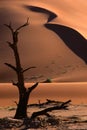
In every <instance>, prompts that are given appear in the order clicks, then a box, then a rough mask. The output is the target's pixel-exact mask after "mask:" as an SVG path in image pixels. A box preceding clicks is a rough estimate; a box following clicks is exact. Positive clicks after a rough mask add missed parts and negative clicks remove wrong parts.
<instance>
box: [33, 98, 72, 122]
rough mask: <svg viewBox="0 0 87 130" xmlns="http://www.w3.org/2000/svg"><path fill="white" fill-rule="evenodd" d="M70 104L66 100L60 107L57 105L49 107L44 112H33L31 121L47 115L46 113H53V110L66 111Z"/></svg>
mask: <svg viewBox="0 0 87 130" xmlns="http://www.w3.org/2000/svg"><path fill="white" fill-rule="evenodd" d="M70 102H71V100H68V101H66V102H63V103H62V104H61V105H57V106H54V107H49V108H46V109H44V110H41V111H38V112H34V113H33V114H32V116H31V120H32V119H34V118H36V117H37V116H40V115H48V112H50V111H53V110H61V109H66V108H67V107H68V104H69V103H70Z"/></svg>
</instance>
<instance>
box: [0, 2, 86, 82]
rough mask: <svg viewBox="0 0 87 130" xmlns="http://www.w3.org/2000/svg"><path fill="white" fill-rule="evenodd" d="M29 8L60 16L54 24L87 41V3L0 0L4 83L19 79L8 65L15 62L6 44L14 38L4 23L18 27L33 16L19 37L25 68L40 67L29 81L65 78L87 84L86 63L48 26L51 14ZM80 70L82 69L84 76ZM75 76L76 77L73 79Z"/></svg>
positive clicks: (27, 76) (1, 75) (0, 63)
mask: <svg viewBox="0 0 87 130" xmlns="http://www.w3.org/2000/svg"><path fill="white" fill-rule="evenodd" d="M8 3H9V4H8ZM29 6H35V7H40V8H44V9H45V10H48V11H50V12H53V13H54V14H56V16H58V17H56V18H54V19H53V20H51V21H50V23H51V24H52V23H54V24H60V25H64V26H67V27H71V28H73V29H75V30H77V31H78V32H79V33H80V34H81V35H82V36H84V38H85V39H86V38H87V26H86V23H87V17H86V14H87V9H86V7H87V1H86V0H77V1H76V2H73V1H72V0H64V1H61V0H46V1H44V0H33V1H32V0H30V1H28V0H26V1H11V0H8V1H6V0H3V1H0V36H1V38H0V82H10V81H11V80H13V79H14V80H15V79H16V77H15V74H14V72H12V71H11V70H10V69H8V68H7V67H6V66H5V65H4V62H9V63H13V64H15V63H14V57H13V55H12V51H11V50H10V49H9V47H8V46H7V44H6V43H5V41H7V40H10V39H11V38H10V34H9V31H8V29H6V27H4V26H3V24H4V23H9V22H10V21H11V22H12V25H13V26H14V28H16V27H18V26H20V25H21V24H23V23H24V22H26V19H27V17H29V23H30V25H29V26H28V27H25V28H24V29H22V30H21V32H20V34H19V44H18V45H19V52H20V56H21V62H22V64H23V67H24V68H26V67H28V66H36V67H37V68H36V69H32V70H30V72H27V73H26V74H25V79H26V81H31V82H32V81H37V80H39V81H43V80H45V79H46V78H51V79H55V78H58V79H61V81H63V79H64V81H68V82H69V81H78V80H79V81H87V80H86V77H85V76H86V73H87V67H86V64H85V62H84V61H83V60H82V59H81V58H80V57H78V56H77V55H76V54H75V53H74V52H73V51H72V50H71V49H70V48H68V47H67V46H66V44H65V43H64V41H63V40H62V39H61V38H60V37H59V36H57V34H55V33H54V32H52V31H50V30H48V29H47V28H45V27H44V24H46V22H47V20H48V18H49V14H48V13H46V12H43V13H40V12H34V11H31V10H29V8H26V7H29ZM78 45H79V43H78ZM83 46H84V45H83ZM79 70H81V71H80V72H81V73H80V75H79V73H78V71H79ZM84 70H85V72H84ZM72 71H73V72H72ZM72 73H73V76H70V74H72ZM81 74H82V75H81ZM33 77H35V78H33ZM68 77H69V78H68ZM30 78H31V79H33V80H30ZM55 81H56V80H55Z"/></svg>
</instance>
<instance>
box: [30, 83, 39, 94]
mask: <svg viewBox="0 0 87 130" xmlns="http://www.w3.org/2000/svg"><path fill="white" fill-rule="evenodd" d="M37 85H38V82H37V83H35V84H34V85H33V86H32V87H30V88H28V91H29V92H30V93H31V92H32V91H33V89H35V88H36V87H37Z"/></svg>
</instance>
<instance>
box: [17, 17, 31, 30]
mask: <svg viewBox="0 0 87 130" xmlns="http://www.w3.org/2000/svg"><path fill="white" fill-rule="evenodd" d="M28 21H29V18H27V22H26V23H25V24H23V25H22V26H20V27H19V28H17V29H16V30H15V32H18V31H19V30H20V29H21V28H23V27H25V26H28V25H29V23H28Z"/></svg>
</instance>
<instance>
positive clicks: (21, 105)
mask: <svg viewBox="0 0 87 130" xmlns="http://www.w3.org/2000/svg"><path fill="white" fill-rule="evenodd" d="M28 21H29V18H28V19H27V22H26V23H25V24H23V25H21V26H20V27H18V28H17V29H15V30H14V29H13V27H12V24H11V23H10V24H5V26H6V27H8V29H9V30H10V31H11V35H12V42H9V41H7V43H8V45H9V47H10V48H11V49H12V50H13V54H14V60H15V66H14V65H12V64H9V63H5V65H6V66H8V67H10V68H11V69H12V70H13V71H15V72H16V75H17V82H16V83H15V82H13V81H12V84H13V85H15V86H17V88H18V91H19V102H18V104H17V109H16V113H15V116H14V118H16V119H21V118H26V117H27V104H28V99H29V96H30V94H31V92H32V91H33V90H34V89H35V88H36V87H37V85H38V83H35V84H34V85H33V86H31V87H29V88H26V87H25V82H24V72H26V71H28V70H30V69H32V68H35V66H31V67H29V68H26V69H23V68H22V65H21V61H20V56H19V51H18V46H17V45H18V34H19V31H20V30H21V29H22V28H24V27H26V26H28V25H29V23H28Z"/></svg>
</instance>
